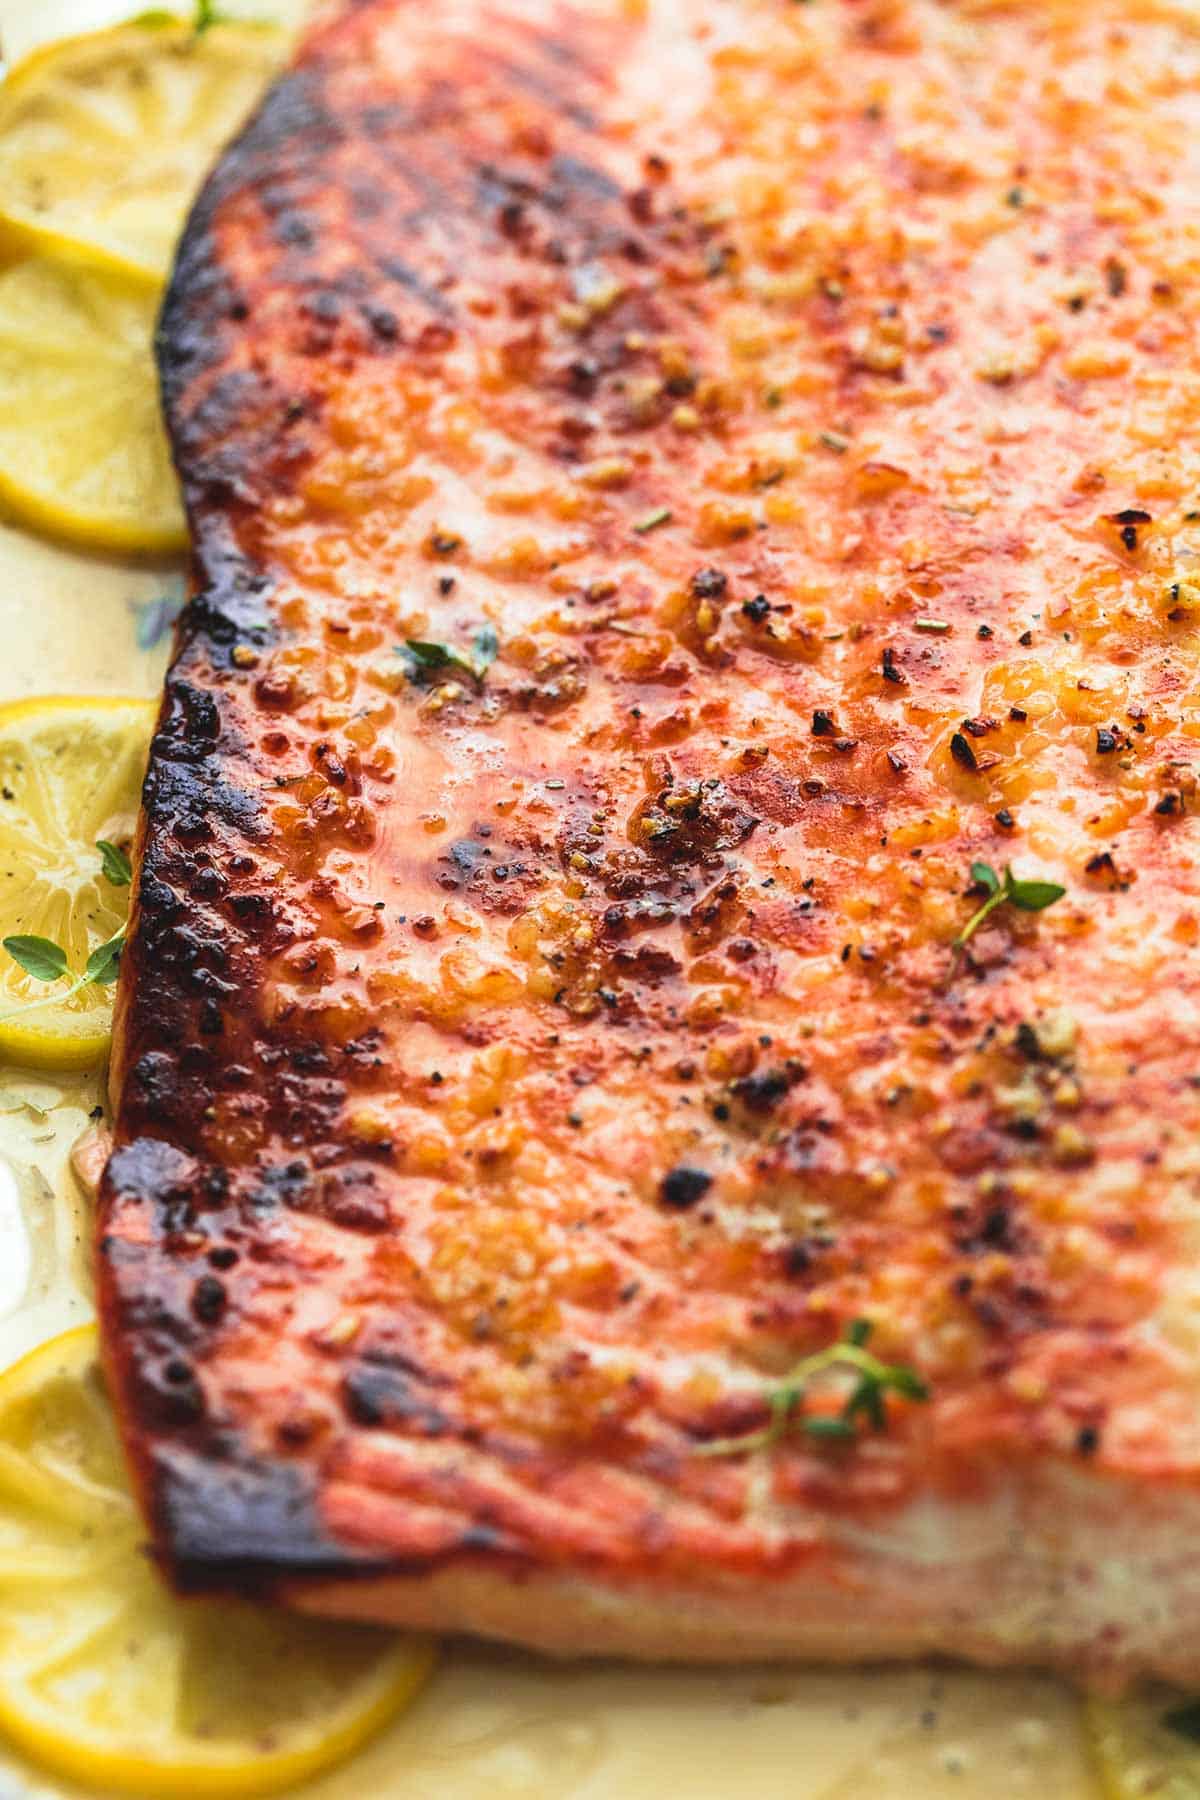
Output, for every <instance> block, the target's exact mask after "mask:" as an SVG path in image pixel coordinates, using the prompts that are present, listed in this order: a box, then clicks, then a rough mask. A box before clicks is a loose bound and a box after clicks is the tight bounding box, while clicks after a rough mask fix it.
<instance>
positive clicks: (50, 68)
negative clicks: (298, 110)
mask: <svg viewBox="0 0 1200 1800" xmlns="http://www.w3.org/2000/svg"><path fill="white" fill-rule="evenodd" d="M286 42H287V40H286V37H285V35H284V34H283V33H282V32H280V31H276V30H271V29H267V28H262V27H258V28H256V27H253V26H234V25H219V26H214V27H213V28H212V29H211V30H208V31H205V32H203V33H202V34H197V33H196V32H195V31H194V30H193V29H192V28H191V27H190V26H186V25H184V24H183V23H182V22H168V23H163V22H161V19H160V22H159V23H157V24H155V23H146V24H142V25H139V24H137V23H134V24H130V25H122V26H118V27H117V28H116V29H115V30H112V31H97V32H93V33H90V34H89V35H87V36H84V37H74V38H65V39H62V40H60V41H59V42H57V43H52V44H50V45H48V46H46V47H45V48H43V49H41V50H36V51H34V53H33V54H32V55H31V56H29V57H27V58H26V59H25V61H24V62H21V63H19V64H18V65H17V67H16V68H15V69H14V70H13V72H12V74H11V75H10V76H9V77H8V80H7V81H6V82H5V83H4V85H3V87H0V243H3V242H4V240H5V239H7V241H8V247H9V248H13V249H16V250H18V251H19V252H20V253H22V254H26V253H28V252H29V251H30V250H34V251H50V252H51V253H53V254H55V255H57V256H60V257H61V256H71V255H82V256H83V257H85V258H86V259H87V260H89V261H91V262H95V261H104V262H107V263H110V264H112V265H114V266H115V267H116V268H118V269H123V270H126V271H128V270H130V269H132V270H134V271H140V272H142V273H145V274H147V275H150V276H152V277H154V278H155V279H161V278H162V277H163V276H164V275H165V274H166V271H167V269H168V267H169V266H170V262H171V257H172V254H173V253H174V249H175V244H176V241H177V239H178V237H179V233H180V230H181V228H182V226H183V221H184V217H185V215H186V213H187V209H188V207H189V205H190V204H191V201H192V197H193V195H194V194H195V192H196V190H197V188H198V187H199V186H200V183H201V181H202V180H203V179H204V177H205V175H206V174H207V173H208V170H209V169H210V168H211V166H212V164H213V162H214V161H215V159H216V156H217V153H218V151H219V150H221V148H222V147H223V146H224V145H225V144H226V143H227V142H228V140H229V139H230V138H231V137H232V136H233V134H234V132H235V131H236V130H237V129H238V127H239V125H240V124H241V123H242V121H243V120H244V118H245V117H246V115H247V113H248V112H249V111H250V109H251V107H252V106H253V105H254V103H255V101H256V100H257V99H258V97H259V95H260V94H261V92H262V90H263V87H264V85H265V83H266V82H267V80H268V78H269V77H270V75H271V73H272V71H273V70H274V69H275V68H276V67H277V66H278V63H279V61H280V58H281V55H282V52H283V49H284V47H285V45H286Z"/></svg>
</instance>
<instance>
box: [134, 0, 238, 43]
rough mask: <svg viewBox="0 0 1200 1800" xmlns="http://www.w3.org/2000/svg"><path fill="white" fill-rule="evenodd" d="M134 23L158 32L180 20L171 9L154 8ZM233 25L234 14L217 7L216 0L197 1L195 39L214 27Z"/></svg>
mask: <svg viewBox="0 0 1200 1800" xmlns="http://www.w3.org/2000/svg"><path fill="white" fill-rule="evenodd" d="M132 23H133V24H134V25H142V26H145V27H146V28H147V29H152V30H157V29H159V28H161V27H163V26H167V25H177V24H178V23H179V20H178V15H177V14H175V13H173V12H172V11H171V10H170V8H169V7H160V6H152V7H150V8H149V10H148V11H146V12H140V13H138V14H137V15H136V17H135V18H134V19H133V21H132ZM233 23H234V20H233V16H232V14H230V13H227V12H223V11H222V10H221V9H220V7H218V6H217V4H216V0H195V10H194V12H193V14H192V36H193V37H203V36H204V33H205V32H206V31H211V30H212V28H213V26H214V25H232V24H233Z"/></svg>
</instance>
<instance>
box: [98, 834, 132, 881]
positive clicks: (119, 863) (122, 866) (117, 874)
mask: <svg viewBox="0 0 1200 1800" xmlns="http://www.w3.org/2000/svg"><path fill="white" fill-rule="evenodd" d="M96 848H97V850H98V851H99V852H100V866H101V868H102V869H103V871H104V879H105V880H106V881H111V882H112V884H113V886H114V887H128V886H129V884H130V882H131V881H132V880H133V868H132V866H131V864H130V861H129V858H128V856H127V855H126V854H125V852H124V850H122V848H121V846H120V845H119V844H110V843H109V841H108V839H107V838H97V839H96Z"/></svg>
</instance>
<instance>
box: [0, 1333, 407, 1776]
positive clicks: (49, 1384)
mask: <svg viewBox="0 0 1200 1800" xmlns="http://www.w3.org/2000/svg"><path fill="white" fill-rule="evenodd" d="M431 1662H432V1651H431V1650H430V1648H429V1647H428V1646H427V1645H426V1644H424V1643H422V1642H417V1641H415V1640H412V1639H406V1638H400V1637H397V1636H396V1635H395V1634H393V1633H388V1632H383V1631H379V1630H375V1629H372V1628H370V1627H367V1626H355V1625H343V1624H340V1623H328V1622H325V1621H319V1620H314V1619H305V1618H300V1617H297V1616H293V1615H291V1614H288V1613H282V1612H271V1611H266V1610H263V1609H259V1608H256V1607H252V1606H250V1605H248V1604H245V1603H241V1602H237V1601H216V1600H189V1601H186V1602H182V1601H178V1600H176V1599H175V1598H174V1597H173V1596H172V1595H171V1594H170V1593H169V1592H168V1591H167V1589H166V1588H165V1587H164V1586H163V1584H162V1583H161V1581H160V1580H159V1579H158V1577H157V1576H156V1575H155V1573H154V1571H153V1569H152V1566H151V1565H150V1563H149V1561H148V1559H147V1558H146V1556H145V1553H144V1549H143V1532H142V1528H141V1521H140V1519H139V1517H138V1514H137V1511H136V1508H135V1507H134V1504H133V1502H132V1499H131V1497H130V1494H129V1490H128V1487H127V1485H126V1480H125V1472H124V1467H123V1463H122V1459H121V1451H120V1446H119V1443H118V1440H117V1435H116V1431H115V1428H114V1424H113V1418H112V1414H111V1411H110V1409H109V1405H108V1402H107V1399H106V1396H105V1392H104V1387H103V1382H102V1379H101V1375H100V1370H99V1365H98V1362H97V1354H96V1333H95V1329H94V1327H92V1326H84V1327H83V1328H82V1329H80V1330H77V1331H70V1332H66V1333H64V1335H63V1336H62V1337H60V1338H56V1339H54V1340H53V1341H52V1342H51V1343H49V1344H44V1345H42V1346H41V1347H40V1348H39V1349H37V1350H35V1351H34V1352H33V1353H32V1354H31V1355H30V1356H28V1357H26V1358H25V1359H24V1361H23V1362H20V1363H18V1364H17V1365H16V1366H15V1367H14V1368H12V1369H10V1370H9V1371H8V1372H7V1373H6V1374H5V1375H3V1376H2V1377H0V1734H3V1735H4V1736H7V1737H8V1738H9V1739H10V1740H11V1741H12V1742H13V1743H15V1744H16V1745H17V1746H18V1747H19V1748H20V1749H21V1750H23V1751H24V1752H25V1753H26V1754H27V1755H29V1756H30V1757H32V1758H34V1759H35V1760H36V1761H38V1762H40V1763H42V1764H44V1765H45V1766H46V1767H48V1768H50V1769H52V1770H54V1771H55V1772H56V1773H58V1774H61V1775H65V1776H67V1777H69V1778H74V1779H77V1780H80V1781H83V1782H85V1783H87V1784H89V1785H91V1786H93V1787H96V1786H99V1787H101V1788H117V1789H119V1790H120V1791H121V1792H123V1793H137V1794H146V1795H149V1796H153V1797H154V1800H168V1797H169V1796H174V1795H187V1796H195V1795H209V1794H211V1795H228V1796H239V1795H254V1794H265V1793H274V1792H277V1791H278V1790H279V1789H280V1788H283V1787H287V1786H289V1785H292V1784H293V1783H295V1782H298V1781H301V1780H304V1779H306V1778H307V1777H309V1776H312V1775H315V1774H317V1773H318V1772H319V1771H320V1770H322V1769H324V1768H327V1767H329V1766H330V1765H331V1764H332V1763H334V1762H337V1761H338V1760H340V1759H342V1758H344V1757H346V1756H348V1755H350V1754H351V1753H352V1752H353V1751H354V1750H355V1749H357V1748H358V1747H359V1746H360V1745H361V1744H363V1743H364V1742H365V1741H366V1740H367V1739H368V1738H369V1737H371V1736H372V1735H373V1734H374V1733H375V1732H377V1731H378V1730H379V1729H380V1728H381V1727H382V1726H384V1725H386V1724H387V1723H388V1722H389V1721H390V1720H391V1719H393V1718H394V1717H395V1716H396V1714H397V1713H398V1712H399V1711H400V1710H401V1708H402V1707H403V1706H404V1705H405V1704H406V1702H407V1701H408V1700H410V1699H411V1698H412V1696H413V1695H414V1694H415V1693H416V1692H417V1690H418V1688H419V1687H420V1685H421V1683H422V1682H423V1680H424V1679H425V1676H426V1675H427V1673H428V1671H429V1668H430V1666H431Z"/></svg>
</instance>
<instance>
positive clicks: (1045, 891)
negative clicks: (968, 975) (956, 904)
mask: <svg viewBox="0 0 1200 1800" xmlns="http://www.w3.org/2000/svg"><path fill="white" fill-rule="evenodd" d="M971 883H972V886H974V887H981V888H985V889H986V890H987V899H986V900H985V901H984V903H983V905H982V906H981V907H980V908H979V909H978V911H977V912H974V913H972V914H971V917H970V918H969V919H968V920H967V922H966V924H965V925H964V926H963V928H962V930H961V931H960V932H959V934H958V936H957V937H956V938H955V939H954V942H953V948H954V950H955V952H956V954H958V955H961V954H962V952H963V951H964V950H965V949H966V947H967V945H968V944H969V943H970V941H971V939H972V938H973V937H974V935H975V933H976V932H977V931H978V930H979V927H980V926H981V925H982V924H983V922H984V920H985V919H987V918H990V917H991V915H992V913H994V912H995V910H996V908H997V907H998V906H1004V905H1009V906H1015V907H1016V908H1017V910H1018V911H1019V912H1042V911H1044V910H1045V908H1046V907H1047V906H1053V905H1054V902H1055V901H1056V900H1061V899H1062V897H1063V895H1064V894H1065V893H1066V891H1067V890H1066V888H1065V887H1063V886H1062V885H1061V884H1060V883H1059V882H1057V881H1021V880H1018V878H1017V877H1016V876H1015V875H1014V874H1013V872H1012V870H1011V869H1010V868H1008V867H1007V866H1006V867H1005V870H1004V878H1003V880H1001V878H1000V876H999V875H997V873H996V871H995V869H993V867H992V865H991V863H985V862H973V863H972V864H971Z"/></svg>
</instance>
